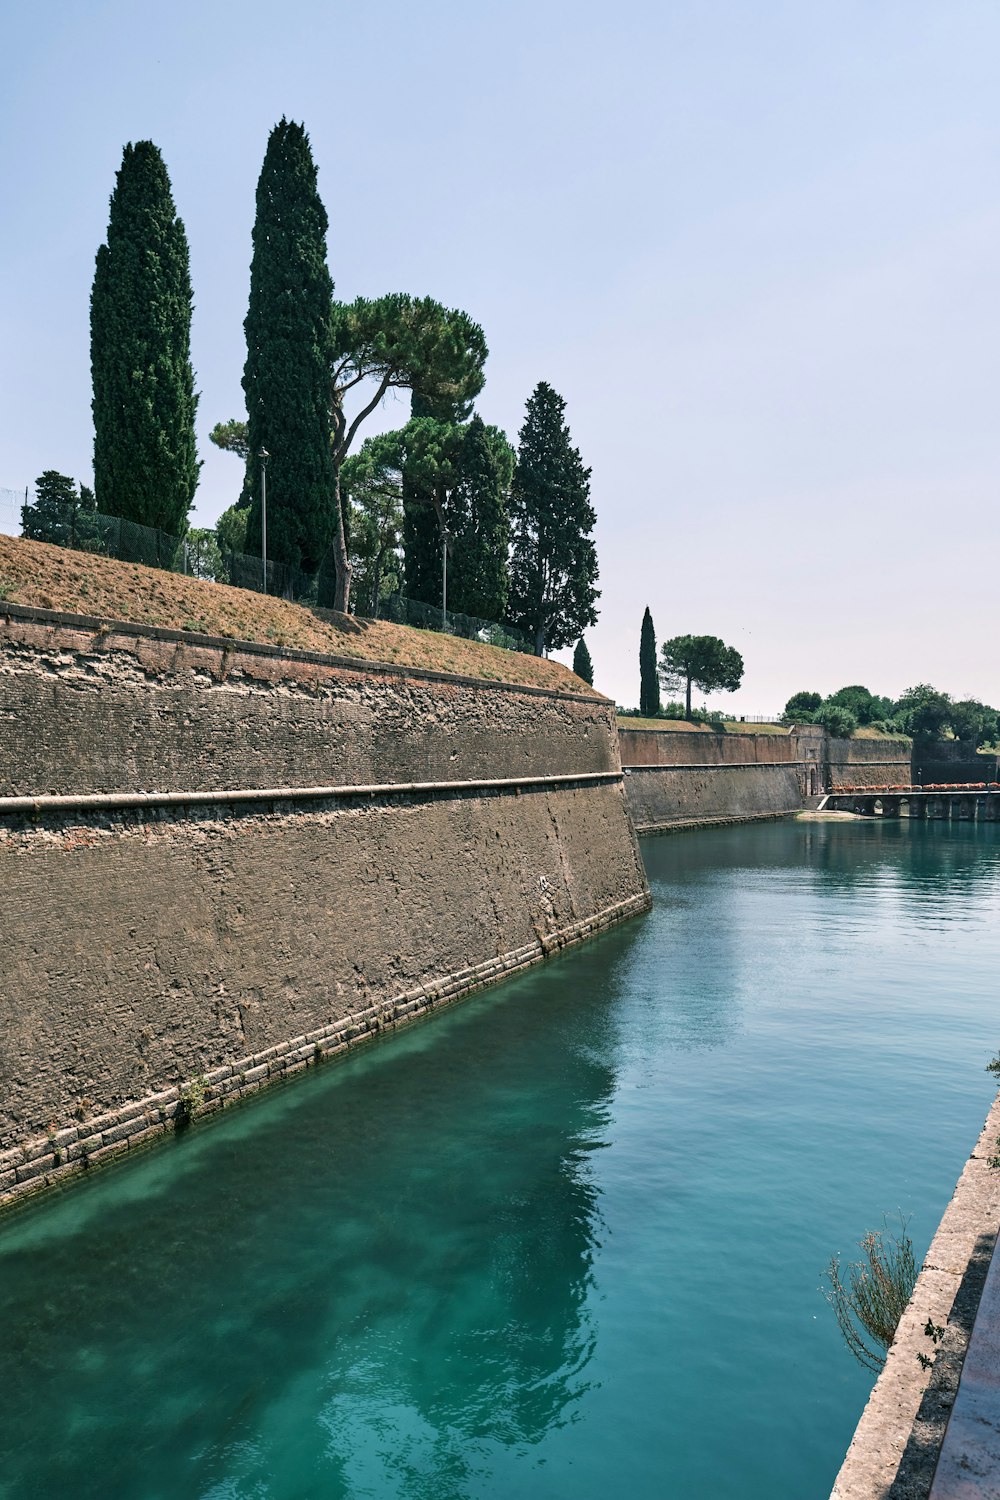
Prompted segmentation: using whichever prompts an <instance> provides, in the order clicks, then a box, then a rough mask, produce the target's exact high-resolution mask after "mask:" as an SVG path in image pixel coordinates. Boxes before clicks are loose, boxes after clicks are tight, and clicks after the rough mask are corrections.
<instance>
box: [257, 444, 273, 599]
mask: <svg viewBox="0 0 1000 1500" xmlns="http://www.w3.org/2000/svg"><path fill="white" fill-rule="evenodd" d="M257 457H258V458H259V459H260V560H261V563H262V565H263V568H264V593H265V594H266V593H267V461H268V459H269V458H270V457H271V455H270V453H268V451H267V449H266V448H261V450H260V452H259V453H258V454H257Z"/></svg>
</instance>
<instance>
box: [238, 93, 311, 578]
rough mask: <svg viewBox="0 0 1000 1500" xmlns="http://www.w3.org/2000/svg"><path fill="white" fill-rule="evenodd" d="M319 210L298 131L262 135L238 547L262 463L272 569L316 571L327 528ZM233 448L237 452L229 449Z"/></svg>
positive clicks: (256, 508) (254, 537)
mask: <svg viewBox="0 0 1000 1500" xmlns="http://www.w3.org/2000/svg"><path fill="white" fill-rule="evenodd" d="M326 231H327V216H326V209H325V208H324V207H323V204H322V201H321V200H320V196H319V192H318V189H317V183H316V166H315V163H314V161H313V157H312V150H311V148H310V145H309V137H308V135H307V134H306V130H305V127H304V126H302V125H298V124H296V123H295V122H294V121H291V120H286V119H282V120H281V121H279V123H278V124H277V125H276V126H275V127H274V129H273V130H272V131H271V135H270V138H269V140H268V143H267V151H266V153H265V155H264V164H263V166H262V167H261V173H260V179H259V181H258V183H257V216H256V220H255V223H254V229H253V260H252V262H251V266H250V305H249V308H248V311H247V316H246V322H245V323H244V328H245V329H246V340H247V359H246V365H245V367H244V371H243V390H244V392H245V394H246V403H247V414H248V422H247V439H246V440H247V448H248V453H249V462H248V466H247V488H248V490H249V494H250V498H251V507H252V508H251V515H250V523H249V528H248V532H247V545H248V547H249V548H250V550H251V551H254V552H259V550H260V544H261V524H260V522H261V517H260V464H259V462H258V461H257V455H258V454H259V453H260V450H261V449H262V448H263V449H264V450H266V452H267V453H268V455H269V457H268V460H267V550H268V556H269V557H272V558H274V560H275V561H277V562H283V563H287V564H288V565H289V566H291V567H294V568H301V569H303V570H304V571H305V572H307V573H315V572H318V570H319V567H320V564H321V562H322V560H323V558H324V556H325V555H326V553H327V551H328V550H329V547H330V544H331V542H332V540H333V536H334V530H335V526H336V515H335V474H334V465H333V454H332V452H331V448H330V358H331V351H332V331H331V310H332V304H333V282H332V280H331V279H330V272H329V270H328V269H327V264H326ZM234 451H237V450H236V449H235V448H234Z"/></svg>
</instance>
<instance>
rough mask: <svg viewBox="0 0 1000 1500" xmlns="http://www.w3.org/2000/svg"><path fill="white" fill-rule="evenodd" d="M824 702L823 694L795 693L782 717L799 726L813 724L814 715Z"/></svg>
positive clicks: (786, 705)
mask: <svg viewBox="0 0 1000 1500" xmlns="http://www.w3.org/2000/svg"><path fill="white" fill-rule="evenodd" d="M822 702H823V694H822V693H793V694H792V696H791V697H790V698H789V700H788V702H787V703H786V704H785V712H784V714H783V715H782V717H783V718H785V719H789V720H791V721H793V722H797V723H799V724H811V723H812V718H813V714H814V713H815V712H816V710H817V709H818V708H819V706H820V704H821V703H822Z"/></svg>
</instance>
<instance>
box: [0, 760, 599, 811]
mask: <svg viewBox="0 0 1000 1500" xmlns="http://www.w3.org/2000/svg"><path fill="white" fill-rule="evenodd" d="M621 779H622V772H621V771H570V772H567V773H564V774H559V775H555V776H507V777H499V778H493V779H491V780H483V781H388V782H379V783H375V784H372V785H367V786H366V785H360V786H300V787H296V786H279V787H234V788H230V789H228V790H220V791H215V790H212V791H196V792H82V793H75V792H59V793H48V792H47V793H39V794H37V795H36V794H29V795H28V796H20V797H0V817H2V816H4V815H7V814H11V813H44V812H103V811H106V810H108V809H111V808H144V807H216V806H221V805H226V804H235V803H259V802H308V801H330V802H334V801H342V800H344V799H345V798H358V797H363V798H384V797H399V796H424V797H431V796H437V795H442V794H444V795H449V794H452V793H459V794H464V795H470V794H475V793H480V792H491V791H498V792H506V791H514V792H519V791H521V790H527V789H531V788H542V789H544V788H546V787H552V786H560V787H566V786H571V785H577V784H578V785H580V786H594V785H600V784H602V783H607V782H613V781H621Z"/></svg>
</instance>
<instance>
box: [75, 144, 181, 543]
mask: <svg viewBox="0 0 1000 1500" xmlns="http://www.w3.org/2000/svg"><path fill="white" fill-rule="evenodd" d="M90 361H91V371H92V376H93V386H94V399H93V411H94V487H95V489H96V491H97V505H98V509H99V510H101V511H103V512H105V513H106V514H107V515H112V516H123V517H125V519H126V520H130V521H139V522H141V523H143V524H144V525H146V526H158V527H160V528H161V530H163V531H167V532H170V533H171V534H172V535H174V536H179V535H181V534H183V532H184V530H185V529H186V526H187V517H188V511H189V510H190V508H191V501H192V500H193V498H194V492H195V488H196V486H197V483H198V469H199V463H198V457H197V452H196V449H195V437H194V416H195V408H196V406H197V401H198V398H197V396H196V395H195V391H194V372H193V370H192V369H191V275H190V268H189V261H188V245H187V236H186V234H185V233H184V225H183V224H182V222H181V220H180V219H179V218H178V217H177V213H176V210H175V208H174V200H173V195H172V193H171V191H170V178H169V177H168V176H167V169H166V167H165V166H164V163H163V157H162V156H161V155H160V152H159V150H158V149H157V147H156V146H154V145H153V143H152V141H137V142H136V143H135V145H134V146H133V145H132V144H131V142H130V143H129V144H128V145H127V146H126V147H125V153H124V156H123V157H122V165H121V169H120V171H119V173H118V177H117V180H116V184H115V190H114V192H113V193H112V195H111V214H110V218H109V221H108V240H107V244H106V245H102V246H101V248H100V249H99V250H98V252H97V266H96V270H95V273H94V288H93V293H92V295H91V300H90Z"/></svg>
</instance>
